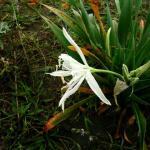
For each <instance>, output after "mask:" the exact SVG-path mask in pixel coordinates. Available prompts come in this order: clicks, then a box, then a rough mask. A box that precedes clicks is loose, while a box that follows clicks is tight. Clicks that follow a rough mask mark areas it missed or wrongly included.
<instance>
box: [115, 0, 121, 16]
mask: <svg viewBox="0 0 150 150" xmlns="http://www.w3.org/2000/svg"><path fill="white" fill-rule="evenodd" d="M115 3H116V6H117V10H118V13H119V16H120V14H121V9H120V1H119V0H115Z"/></svg>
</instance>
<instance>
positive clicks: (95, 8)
mask: <svg viewBox="0 0 150 150" xmlns="http://www.w3.org/2000/svg"><path fill="white" fill-rule="evenodd" d="M89 2H90V5H91V7H92V9H93V11H94V14H95V16H96V17H97V18H98V20H99V23H100V27H101V30H102V33H103V37H104V38H105V34H106V33H105V29H104V26H103V23H102V21H101V18H100V15H99V10H98V8H102V6H101V4H100V2H99V1H98V0H89Z"/></svg>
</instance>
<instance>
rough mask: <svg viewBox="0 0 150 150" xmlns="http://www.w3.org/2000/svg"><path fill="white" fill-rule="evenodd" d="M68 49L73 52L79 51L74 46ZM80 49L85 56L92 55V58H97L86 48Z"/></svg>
mask: <svg viewBox="0 0 150 150" xmlns="http://www.w3.org/2000/svg"><path fill="white" fill-rule="evenodd" d="M68 48H69V49H70V50H72V51H75V52H76V51H77V50H76V49H75V47H74V46H68ZM80 49H81V51H82V53H83V54H84V55H85V56H90V55H91V56H93V57H95V55H94V54H92V53H91V52H89V51H88V50H86V49H84V48H82V47H80Z"/></svg>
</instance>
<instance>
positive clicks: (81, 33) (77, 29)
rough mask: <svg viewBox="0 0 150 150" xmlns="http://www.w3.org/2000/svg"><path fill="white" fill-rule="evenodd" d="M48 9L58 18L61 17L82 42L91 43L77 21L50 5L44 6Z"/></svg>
mask: <svg viewBox="0 0 150 150" xmlns="http://www.w3.org/2000/svg"><path fill="white" fill-rule="evenodd" d="M42 5H43V6H45V7H46V8H48V9H49V10H51V11H52V12H53V13H55V14H56V15H57V16H58V17H60V18H61V19H62V20H63V21H64V22H65V23H66V24H67V25H68V26H69V27H70V28H71V29H72V30H73V31H74V32H75V33H76V34H77V35H78V36H79V37H80V38H81V39H82V40H84V41H86V42H89V39H88V36H87V34H86V33H85V31H84V30H83V29H82V28H81V27H80V24H78V22H77V21H75V20H74V19H73V18H71V17H70V16H68V15H67V14H65V13H64V12H62V11H60V10H58V9H56V8H53V7H50V6H48V5H44V4H42Z"/></svg>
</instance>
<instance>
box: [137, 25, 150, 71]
mask: <svg viewBox="0 0 150 150" xmlns="http://www.w3.org/2000/svg"><path fill="white" fill-rule="evenodd" d="M149 27H150V26H149ZM149 48H150V39H149V40H148V41H147V42H146V44H145V45H144V47H143V48H142V49H141V50H140V51H139V52H138V54H137V55H136V58H135V59H136V68H138V67H140V66H141V65H143V63H142V62H143V61H145V60H146V56H149V55H150V50H149ZM148 59H149V57H148Z"/></svg>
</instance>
